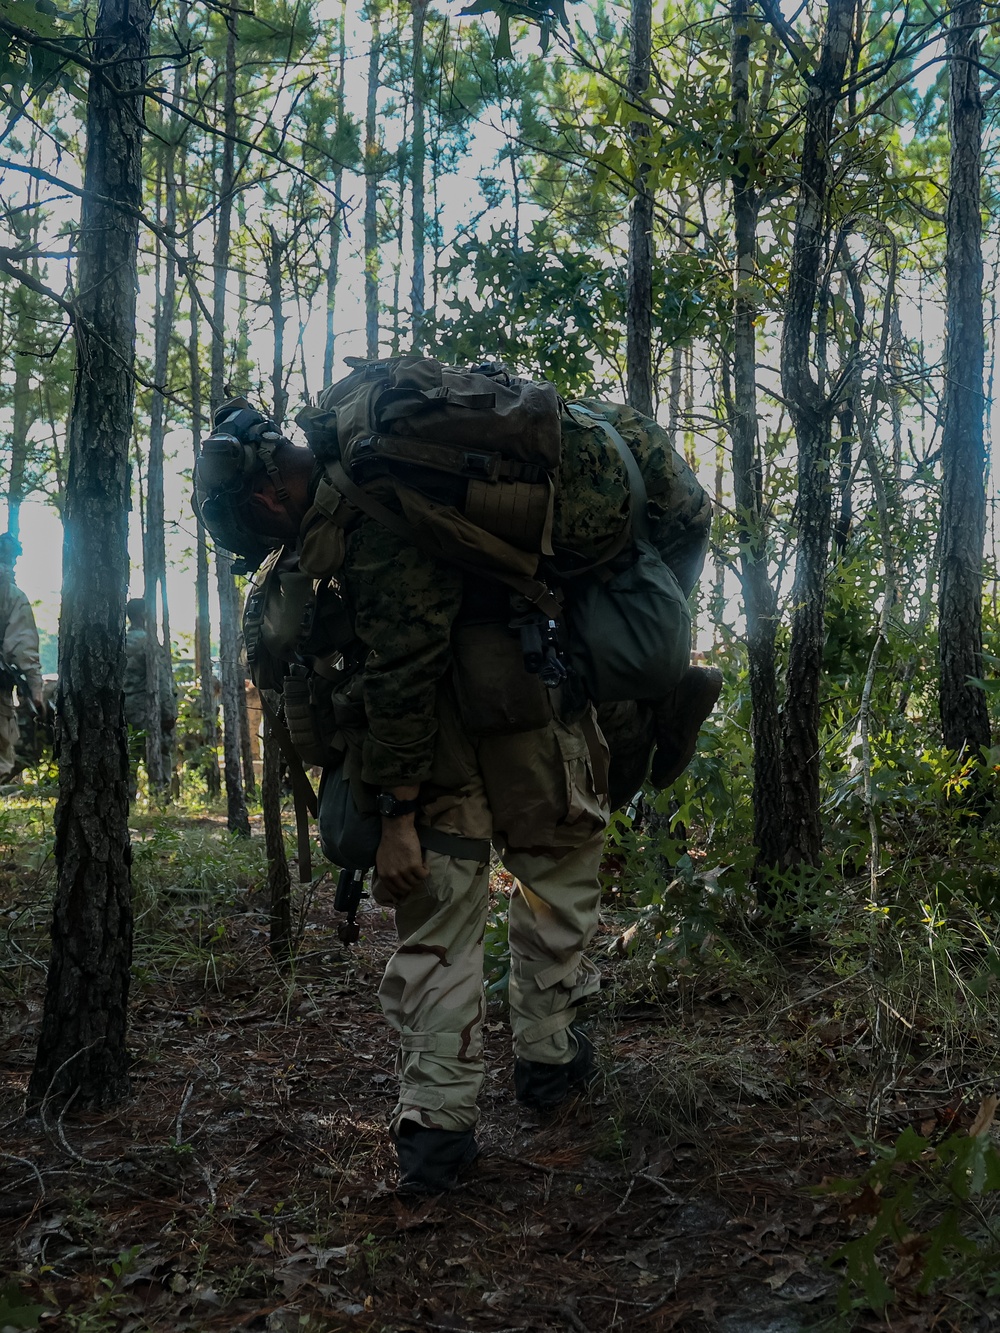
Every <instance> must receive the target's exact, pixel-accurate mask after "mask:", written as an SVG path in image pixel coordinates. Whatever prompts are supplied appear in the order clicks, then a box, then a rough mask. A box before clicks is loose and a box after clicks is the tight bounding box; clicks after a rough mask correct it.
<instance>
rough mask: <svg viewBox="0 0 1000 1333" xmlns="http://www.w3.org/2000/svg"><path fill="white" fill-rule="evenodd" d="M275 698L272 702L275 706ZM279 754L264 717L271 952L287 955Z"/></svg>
mask: <svg viewBox="0 0 1000 1333" xmlns="http://www.w3.org/2000/svg"><path fill="white" fill-rule="evenodd" d="M277 702H278V697H277V696H274V697H273V698H272V699H271V705H272V707H275V706H276V705H277ZM281 770H282V762H281V751H280V750H279V748H278V743H277V741H276V740H275V737H274V733H273V732H272V731H271V724H270V723H269V722H268V720H267V714H266V713H265V714H264V763H263V771H262V776H261V781H260V785H261V807H262V809H263V813H264V844H265V847H266V850H267V887H268V895H269V902H270V918H271V952H272V953H273V954H275V955H280V954H288V953H290V952H291V949H292V877H291V875H290V873H289V870H288V855H287V853H286V851H285V838H284V833H283V831H282V828H281Z"/></svg>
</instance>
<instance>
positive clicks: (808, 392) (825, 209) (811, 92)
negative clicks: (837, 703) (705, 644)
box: [781, 0, 857, 866]
mask: <svg viewBox="0 0 1000 1333" xmlns="http://www.w3.org/2000/svg"><path fill="white" fill-rule="evenodd" d="M856 3H857V0H829V6H828V9H827V23H826V28H825V30H824V33H823V37H822V41H821V46H820V55H819V61H818V64H817V66H816V72H815V73H814V74H809V75H808V76H807V99H806V110H805V133H804V136H803V144H802V171H801V179H800V182H799V196H798V203H797V206H796V212H795V230H794V234H793V240H792V253H791V260H790V264H789V274H788V296H787V302H786V309H785V320H784V325H783V328H782V335H781V386H782V392H783V393H784V395H785V398H786V400H787V402H788V405H789V410H790V413H791V417H792V421H793V424H794V427H795V435H796V440H797V443H798V503H797V514H798V532H797V534H796V551H795V581H794V584H793V588H792V606H793V608H794V609H793V611H792V627H791V644H790V647H789V654H788V671H787V675H786V680H785V707H784V714H783V731H782V776H783V785H784V838H783V861H784V862H785V864H787V865H790V866H794V865H799V864H801V863H806V864H809V865H816V864H818V862H819V857H820V850H821V838H822V827H821V822H820V808H819V692H820V677H821V673H822V666H823V641H824V637H825V624H824V615H825V611H826V573H827V560H828V555H829V547H830V521H831V487H830V446H831V413H832V407H833V406H834V405H831V404H830V403H829V402H828V400H827V397H826V394H825V386H824V385H822V384H821V383H820V382H819V381H818V379H817V377H816V375H815V374H814V373H813V369H812V363H811V356H810V353H811V347H812V333H813V327H814V317H815V314H816V310H817V307H818V305H819V304H820V303H821V301H822V299H823V293H822V291H821V288H820V281H819V280H820V270H821V264H822V261H823V257H824V247H825V244H826V239H827V229H828V224H829V199H830V191H831V188H832V174H831V169H830V158H831V151H832V144H833V128H834V115H835V113H836V109H837V106H838V103H839V102H840V100H841V97H842V84H843V78H844V70H845V68H846V65H847V57H848V54H849V52H850V48H851V35H852V28H853V22H854V11H855V6H856ZM820 332H821V331H820V330H817V335H819V333H820Z"/></svg>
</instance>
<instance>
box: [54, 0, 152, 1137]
mask: <svg viewBox="0 0 1000 1333" xmlns="http://www.w3.org/2000/svg"><path fill="white" fill-rule="evenodd" d="M149 28H150V9H149V6H148V4H147V3H146V0H101V4H100V6H99V8H98V12H97V20H96V25H95V30H94V42H93V47H94V50H95V51H97V52H99V53H100V59H101V65H100V66H96V67H95V68H94V72H93V73H92V75H91V80H90V87H89V92H88V98H87V160H86V167H85V175H84V193H83V203H82V208H81V219H80V233H79V239H78V253H79V267H78V280H77V290H78V291H79V293H80V295H79V296H78V297H77V300H76V303H75V308H76V313H77V316H78V318H77V324H76V339H77V360H76V387H75V392H74V399H73V409H72V413H71V416H70V428H69V478H68V481H67V487H66V506H65V514H64V518H65V539H64V546H63V571H64V573H63V589H62V615H61V619H60V626H59V712H58V718H59V800H58V804H57V806H56V815H55V835H56V836H55V855H56V866H57V883H56V898H55V906H54V911H53V917H52V953H51V957H50V961H49V971H48V980H47V984H46V992H45V1006H44V1011H43V1016H42V1026H41V1033H40V1036H39V1042H38V1051H37V1054H36V1058H35V1066H34V1069H33V1071H32V1075H31V1080H30V1083H29V1085H28V1107H29V1109H31V1110H38V1109H40V1108H41V1109H43V1110H44V1104H45V1103H46V1102H47V1101H48V1100H49V1099H51V1098H54V1099H57V1100H58V1101H60V1102H65V1101H66V1100H67V1099H69V1098H72V1099H73V1100H74V1103H75V1105H76V1106H77V1107H80V1108H84V1107H106V1106H110V1105H112V1104H114V1103H115V1102H117V1101H119V1100H120V1099H121V1098H123V1097H124V1096H126V1094H127V1093H128V1090H129V1079H128V1059H127V1054H126V1050H125V1035H126V1021H127V1013H128V991H129V967H130V963H131V957H132V885H131V869H130V866H131V849H130V846H129V833H128V787H129V780H128V744H127V740H126V733H125V707H124V697H123V682H124V674H125V597H126V592H127V589H128V572H129V562H128V540H127V538H128V520H127V511H128V499H129V496H128V453H129V441H130V439H131V433H132V404H133V396H134V383H133V378H132V370H133V364H134V358H135V307H136V285H137V257H138V247H139V229H138V217H139V210H140V207H141V204H142V139H143V130H144V125H143V94H142V89H143V88H144V87H145V84H146V60H147V56H148V53H149ZM103 70H107V71H108V73H107V74H104V73H102V71H103ZM112 201H113V202H112Z"/></svg>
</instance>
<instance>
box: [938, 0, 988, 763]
mask: <svg viewBox="0 0 1000 1333" xmlns="http://www.w3.org/2000/svg"><path fill="white" fill-rule="evenodd" d="M981 24H982V8H981V5H980V4H979V2H978V0H959V3H958V4H956V5H955V7H954V8H953V10H952V13H951V18H950V20H949V28H948V41H947V49H948V75H949V89H950V92H949V140H950V179H949V190H948V214H947V224H946V227H947V242H946V251H945V279H946V283H947V304H948V316H947V331H946V335H945V373H946V378H945V390H944V426H943V429H942V432H941V467H942V473H943V490H942V496H941V603H940V610H939V613H938V614H939V634H938V641H939V653H940V659H941V693H940V708H941V731H942V736H943V739H944V743H945V745H946V746H947V747H948V749H949V750H965V751H966V752H967V753H968V754H970V755H972V756H973V757H974V756H976V755H978V754H979V751H980V749H981V748H982V747H983V746H987V745H989V744H990V718H989V712H988V710H987V707H986V695H985V693H984V691H983V690H982V689H981V688H980V687H979V686H977V685H970V684H969V677H970V676H971V677H973V678H975V679H981V678H982V674H983V627H982V596H983V542H984V538H985V532H986V490H985V476H986V450H985V440H984V433H983V420H984V412H985V397H984V391H983V371H984V364H985V332H984V327H983V249H982V186H981V157H982V133H983V104H982V98H981V96H980V92H979V67H978V64H977V62H978V60H979V30H980V26H981Z"/></svg>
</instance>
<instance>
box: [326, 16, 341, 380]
mask: <svg viewBox="0 0 1000 1333" xmlns="http://www.w3.org/2000/svg"><path fill="white" fill-rule="evenodd" d="M337 25H338V26H337V31H338V34H339V36H338V45H337V92H336V101H335V107H336V111H335V114H336V118H337V124H338V126H339V125H340V123H341V121H342V120H343V119H344V86H345V83H346V81H347V0H341V5H340V17H339V19H338V20H337ZM343 186H344V172H343V169H342V168H341V167H338V168H337V171H336V174H335V175H334V178H333V195H334V212H333V216H332V217H331V218H330V264H329V267H328V269H327V271H326V342H325V345H324V348H323V383H324V384H330V383H331V382H332V380H333V359H334V349H335V347H336V343H337V331H336V322H335V315H336V305H337V279H338V278H339V276H340V273H339V267H340V240H341V237H342V235H343V232H344V213H343V208H342V206H341V202H340V198H341V192H342V190H343Z"/></svg>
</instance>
